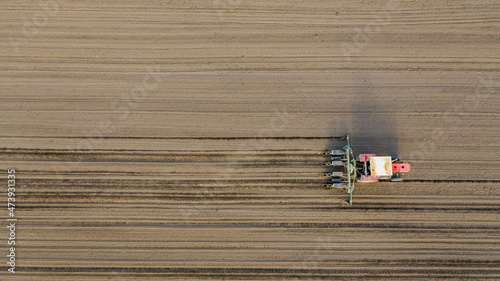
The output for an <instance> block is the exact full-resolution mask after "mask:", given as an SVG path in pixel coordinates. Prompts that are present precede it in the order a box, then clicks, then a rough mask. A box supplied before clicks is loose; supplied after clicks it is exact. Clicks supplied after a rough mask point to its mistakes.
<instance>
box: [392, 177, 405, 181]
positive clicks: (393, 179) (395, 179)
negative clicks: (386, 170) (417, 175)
mask: <svg viewBox="0 0 500 281" xmlns="http://www.w3.org/2000/svg"><path fill="white" fill-rule="evenodd" d="M391 181H403V178H391Z"/></svg>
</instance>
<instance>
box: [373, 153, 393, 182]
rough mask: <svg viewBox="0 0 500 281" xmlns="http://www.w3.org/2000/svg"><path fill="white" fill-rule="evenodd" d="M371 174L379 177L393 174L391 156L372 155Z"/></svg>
mask: <svg viewBox="0 0 500 281" xmlns="http://www.w3.org/2000/svg"><path fill="white" fill-rule="evenodd" d="M370 168H371V175H372V176H377V177H391V176H392V161H391V157H390V156H373V157H370Z"/></svg>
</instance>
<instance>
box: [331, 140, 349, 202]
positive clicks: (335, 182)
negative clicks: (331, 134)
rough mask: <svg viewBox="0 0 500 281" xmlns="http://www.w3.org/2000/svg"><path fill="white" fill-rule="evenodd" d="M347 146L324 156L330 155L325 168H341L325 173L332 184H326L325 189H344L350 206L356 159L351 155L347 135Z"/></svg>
mask: <svg viewBox="0 0 500 281" xmlns="http://www.w3.org/2000/svg"><path fill="white" fill-rule="evenodd" d="M346 140H347V145H346V146H344V147H343V148H342V150H329V151H326V152H325V154H326V155H331V156H332V158H331V161H329V162H327V163H326V164H325V165H326V166H333V167H334V166H341V167H342V171H334V172H329V173H327V176H329V177H332V183H331V184H327V185H326V187H327V188H345V189H347V193H349V205H352V192H353V191H354V183H355V182H356V159H355V158H354V155H353V153H352V149H351V144H350V143H349V135H347V136H346Z"/></svg>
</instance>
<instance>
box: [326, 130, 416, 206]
mask: <svg viewBox="0 0 500 281" xmlns="http://www.w3.org/2000/svg"><path fill="white" fill-rule="evenodd" d="M346 140H347V145H346V146H344V147H343V148H342V149H341V150H327V151H325V155H328V156H331V158H330V161H328V162H326V163H325V165H326V166H329V167H333V168H334V169H335V167H338V169H337V171H332V172H328V173H326V176H327V177H331V178H332V182H331V183H329V184H327V185H326V187H327V188H345V189H347V192H348V193H349V195H350V198H349V204H350V205H352V192H353V190H354V184H355V183H357V182H359V183H369V182H378V181H380V180H390V181H402V180H403V178H402V177H401V176H402V175H404V173H405V172H409V171H410V164H408V163H403V162H402V161H401V158H399V157H391V156H377V155H376V154H360V155H359V156H356V157H354V155H353V153H352V149H351V145H350V143H349V136H346Z"/></svg>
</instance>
